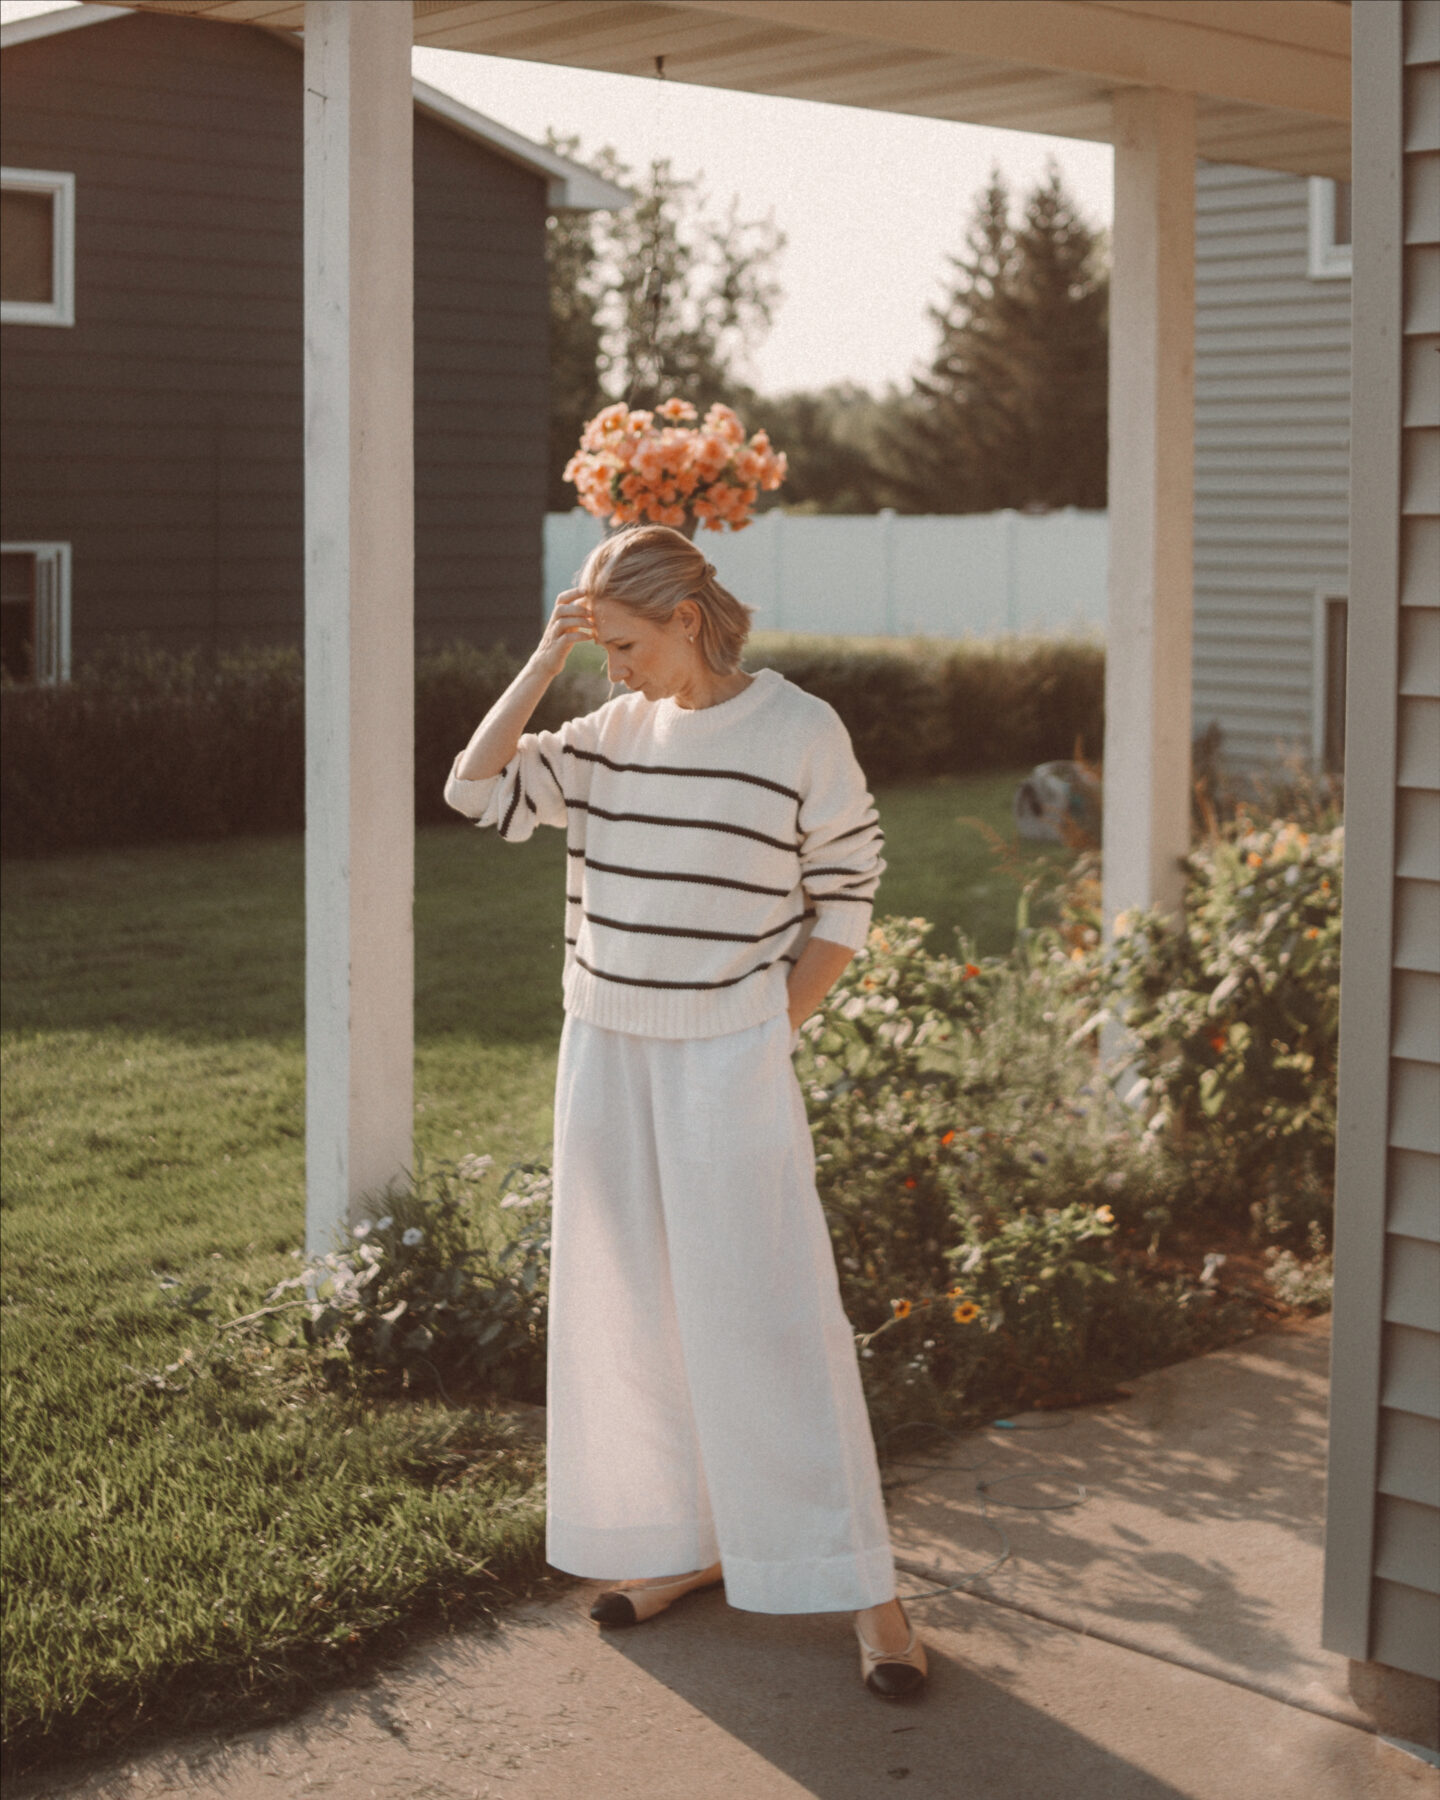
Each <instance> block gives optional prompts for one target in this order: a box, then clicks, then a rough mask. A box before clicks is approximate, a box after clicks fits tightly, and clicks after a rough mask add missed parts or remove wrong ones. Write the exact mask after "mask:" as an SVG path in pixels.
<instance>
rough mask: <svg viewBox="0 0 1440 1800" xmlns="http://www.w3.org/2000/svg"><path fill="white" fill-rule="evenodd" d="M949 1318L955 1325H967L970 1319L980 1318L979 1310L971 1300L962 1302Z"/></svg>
mask: <svg viewBox="0 0 1440 1800" xmlns="http://www.w3.org/2000/svg"><path fill="white" fill-rule="evenodd" d="M950 1317H951V1318H952V1319H953V1320H954V1321H955V1323H956V1324H957V1325H968V1324H969V1323H970V1321H971V1320H972V1319H978V1318H979V1317H980V1308H979V1307H978V1306H977V1305H976V1304H975V1302H974V1301H973V1300H962V1301H961V1302H960V1304H959V1305H958V1306H957V1307H956V1308H955V1309H954V1311H953V1312H952V1313H951V1314H950Z"/></svg>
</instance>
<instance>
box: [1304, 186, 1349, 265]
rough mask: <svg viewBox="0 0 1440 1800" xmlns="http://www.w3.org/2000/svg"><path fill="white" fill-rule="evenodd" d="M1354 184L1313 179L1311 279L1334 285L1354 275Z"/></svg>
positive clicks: (1311, 197) (1311, 187) (1311, 201)
mask: <svg viewBox="0 0 1440 1800" xmlns="http://www.w3.org/2000/svg"><path fill="white" fill-rule="evenodd" d="M1350 262H1351V251H1350V183H1349V182H1348V181H1326V180H1324V178H1323V177H1321V176H1319V175H1312V176H1311V178H1310V277H1311V279H1312V280H1313V281H1334V280H1339V279H1341V278H1344V277H1348V275H1349V274H1350Z"/></svg>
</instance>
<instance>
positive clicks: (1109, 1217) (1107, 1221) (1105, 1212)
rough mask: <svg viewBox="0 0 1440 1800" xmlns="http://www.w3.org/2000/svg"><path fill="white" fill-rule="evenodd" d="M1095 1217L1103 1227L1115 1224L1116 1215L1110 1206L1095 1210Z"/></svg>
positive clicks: (1098, 1207)
mask: <svg viewBox="0 0 1440 1800" xmlns="http://www.w3.org/2000/svg"><path fill="white" fill-rule="evenodd" d="M1095 1217H1096V1218H1097V1219H1098V1220H1099V1221H1100V1223H1101V1224H1102V1225H1113V1224H1114V1223H1115V1215H1114V1213H1113V1212H1111V1210H1110V1208H1109V1207H1108V1206H1097V1207H1096V1208H1095Z"/></svg>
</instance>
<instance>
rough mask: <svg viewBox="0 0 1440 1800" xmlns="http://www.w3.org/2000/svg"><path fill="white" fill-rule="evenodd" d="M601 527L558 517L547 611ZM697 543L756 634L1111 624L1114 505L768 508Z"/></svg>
mask: <svg viewBox="0 0 1440 1800" xmlns="http://www.w3.org/2000/svg"><path fill="white" fill-rule="evenodd" d="M603 535H604V528H603V527H602V525H601V524H600V522H599V521H598V520H596V519H593V518H591V516H590V515H589V513H586V512H582V511H580V510H579V509H578V508H577V509H576V511H574V512H569V513H549V514H547V516H546V519H545V595H544V598H543V602H542V613H543V615H548V613H549V610H550V607H551V605H552V604H553V602H554V598H555V595H556V594H558V593H560V592H561V591H562V590H563V589H564V588H567V587H569V586H571V584H572V582H573V579H574V575H575V571H576V570H577V569H578V568H579V567H580V565H581V564H582V563H583V562H584V560H585V558H586V556H587V555H588V554H589V552H590V551H591V549H592V548H593V547H594V546H595V545H596V544H598V543H599V542H600V539H601V537H602V536H603ZM696 542H697V543H698V544H699V546H700V548H701V549H702V550H703V551H704V552H705V554H706V556H708V557H709V559H710V560H711V562H713V563H714V564H715V568H716V572H717V574H718V575H719V578H720V580H721V581H722V582H723V583H724V585H725V586H726V587H728V588H729V589H730V590H731V592H732V593H734V594H735V595H736V596H737V597H738V598H739V599H741V600H743V601H744V602H745V603H746V605H747V606H753V607H754V608H755V627H756V629H757V630H758V631H797V632H836V633H841V634H843V635H846V636H855V637H940V638H960V637H994V636H996V635H998V634H1001V633H1004V632H1044V633H1049V634H1056V635H1083V636H1091V635H1095V634H1097V633H1100V632H1103V630H1104V628H1105V578H1106V556H1107V546H1108V534H1107V519H1106V515H1105V514H1104V513H1103V512H1076V511H1075V510H1074V509H1073V508H1070V509H1067V510H1065V511H1064V512H1052V513H1043V514H1038V515H1031V514H1028V513H1017V512H999V513H966V514H960V515H957V516H953V517H931V518H921V517H911V516H908V515H904V514H897V513H892V512H882V513H876V514H873V515H863V516H862V515H856V516H844V515H835V514H830V515H818V516H817V515H812V514H794V513H784V512H767V513H761V514H760V516H759V517H758V518H757V519H756V520H755V522H754V524H753V525H751V526H750V527H749V529H748V530H746V531H742V532H740V533H739V534H738V535H737V534H733V533H731V532H728V531H724V532H715V531H705V530H701V532H700V533H699V534H698V536H697V538H696Z"/></svg>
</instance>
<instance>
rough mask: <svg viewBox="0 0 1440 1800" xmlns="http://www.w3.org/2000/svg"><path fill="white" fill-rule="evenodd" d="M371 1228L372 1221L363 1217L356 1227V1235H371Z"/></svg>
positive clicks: (359, 1236) (360, 1236)
mask: <svg viewBox="0 0 1440 1800" xmlns="http://www.w3.org/2000/svg"><path fill="white" fill-rule="evenodd" d="M371 1229H372V1227H371V1224H370V1221H369V1220H368V1219H362V1220H361V1221H360V1223H359V1224H358V1225H357V1226H356V1227H355V1236H356V1237H357V1238H363V1237H369V1235H370V1232H371Z"/></svg>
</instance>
